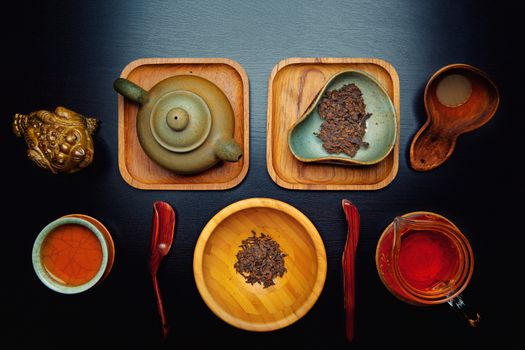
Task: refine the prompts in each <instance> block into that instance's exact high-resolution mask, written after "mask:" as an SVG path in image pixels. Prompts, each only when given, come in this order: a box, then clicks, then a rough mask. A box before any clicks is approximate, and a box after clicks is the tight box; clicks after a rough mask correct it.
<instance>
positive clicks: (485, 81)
mask: <svg viewBox="0 0 525 350" xmlns="http://www.w3.org/2000/svg"><path fill="white" fill-rule="evenodd" d="M424 99H425V109H426V111H427V121H426V122H425V125H423V127H421V129H419V131H418V132H417V133H416V135H415V136H414V139H413V140H412V144H411V146H410V164H411V166H412V168H413V169H414V170H417V171H428V170H432V169H434V168H436V167H438V166H439V165H441V164H442V163H443V162H445V161H446V160H447V159H448V158H449V157H450V156H451V155H452V152H453V151H454V148H455V146H456V140H457V138H458V136H459V135H461V134H463V133H466V132H469V131H472V130H475V129H477V128H479V127H480V126H482V125H483V124H485V123H487V122H488V121H489V120H490V119H491V118H492V116H493V115H494V113H495V112H496V110H497V109H498V105H499V93H498V89H497V88H496V85H494V83H493V82H492V81H491V80H490V79H489V78H488V77H487V75H486V74H485V73H483V72H482V71H481V70H479V69H477V68H475V67H472V66H470V65H467V64H451V65H449V66H445V67H443V68H442V69H440V70H439V71H437V72H436V73H435V74H434V75H433V76H432V77H431V78H430V80H429V81H428V83H427V86H426V88H425V94H424Z"/></svg>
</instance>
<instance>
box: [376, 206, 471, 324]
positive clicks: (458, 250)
mask: <svg viewBox="0 0 525 350" xmlns="http://www.w3.org/2000/svg"><path fill="white" fill-rule="evenodd" d="M376 266H377V270H378V272H379V276H380V278H381V280H382V281H383V283H384V285H385V286H386V287H387V289H388V290H390V292H391V293H392V294H394V295H395V296H396V297H397V298H399V299H401V300H403V301H405V302H407V303H410V304H413V305H432V304H441V303H445V302H448V303H449V304H450V305H451V306H452V307H454V308H455V309H456V310H458V311H460V312H461V313H462V314H463V315H464V316H465V317H466V318H467V320H468V321H469V323H470V324H471V325H473V326H476V325H477V323H478V321H479V315H478V314H477V313H472V312H470V311H467V310H466V308H465V304H464V302H463V300H462V298H461V296H460V293H461V292H462V291H463V290H464V289H465V288H466V286H467V285H468V282H469V281H470V278H471V277H472V272H473V270H474V255H473V253H472V248H471V247H470V244H469V242H468V240H467V238H466V237H465V236H464V235H463V234H462V233H461V231H460V230H459V229H458V228H457V227H456V226H455V225H454V224H453V223H452V222H451V221H450V220H448V219H446V218H445V217H443V216H441V215H438V214H435V213H431V212H414V213H409V214H405V215H403V216H400V217H396V218H395V219H394V221H393V222H392V223H391V224H390V225H389V226H388V227H387V228H386V229H385V231H384V232H383V234H382V235H381V238H380V239H379V242H378V245H377V251H376Z"/></svg>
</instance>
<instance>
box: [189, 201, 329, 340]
mask: <svg viewBox="0 0 525 350" xmlns="http://www.w3.org/2000/svg"><path fill="white" fill-rule="evenodd" d="M252 230H254V231H255V232H257V234H260V233H261V232H264V233H265V234H268V235H270V237H272V239H274V240H275V241H276V242H277V243H278V244H279V245H280V247H281V250H282V251H283V252H284V253H285V254H286V255H287V256H286V257H285V258H284V259H285V260H284V261H285V268H286V269H287V272H286V273H285V274H284V275H283V277H282V278H279V277H278V278H276V279H275V280H274V282H275V285H274V286H270V287H268V288H263V287H262V286H261V285H260V284H254V285H250V284H247V283H246V282H245V280H244V277H242V276H241V275H240V274H239V273H237V272H236V270H235V268H234V264H235V262H236V254H237V252H238V251H239V246H240V244H241V242H242V240H244V239H246V238H247V237H249V236H250V235H251V234H252V233H251V231H252ZM326 268H327V266H326V252H325V249H324V244H323V241H322V240H321V236H320V235H319V232H318V231H317V229H316V228H315V226H314V225H313V224H312V222H311V221H310V220H309V219H308V218H307V217H306V216H305V215H304V214H303V213H301V212H300V211H299V210H297V209H296V208H294V207H292V206H291V205H289V204H286V203H284V202H281V201H277V200H274V199H270V198H250V199H246V200H242V201H239V202H236V203H233V204H231V205H229V206H228V207H226V208H224V209H223V210H221V211H220V212H219V213H217V214H216V215H215V216H214V217H213V218H212V219H211V220H210V221H209V222H208V224H207V225H206V226H205V227H204V229H203V230H202V233H201V235H200V237H199V240H198V241H197V245H196V247H195V254H194V259H193V273H194V276H195V282H196V284H197V287H198V289H199V292H200V294H201V296H202V298H203V299H204V301H205V302H206V304H207V305H208V306H209V307H210V309H211V310H212V311H213V312H214V313H215V314H216V315H217V316H219V317H220V318H222V319H223V320H224V321H226V322H228V323H229V324H231V325H233V326H235V327H238V328H242V329H246V330H251V331H271V330H275V329H279V328H283V327H286V326H288V325H290V324H291V323H293V322H295V321H297V320H299V319H300V318H301V317H302V316H304V315H305V314H306V313H307V312H308V311H309V310H310V308H311V307H312V306H313V305H314V303H315V302H316V301H317V298H318V297H319V295H320V294H321V291H322V289H323V286H324V282H325V279H326Z"/></svg>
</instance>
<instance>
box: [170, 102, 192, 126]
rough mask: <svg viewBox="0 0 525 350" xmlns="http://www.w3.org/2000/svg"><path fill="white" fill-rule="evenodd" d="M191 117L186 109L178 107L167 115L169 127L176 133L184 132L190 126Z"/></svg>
mask: <svg viewBox="0 0 525 350" xmlns="http://www.w3.org/2000/svg"><path fill="white" fill-rule="evenodd" d="M189 121H190V116H189V114H188V112H186V110H185V109H183V108H180V107H176V108H173V109H171V110H170V111H169V112H168V113H167V114H166V122H167V123H168V126H169V127H170V128H172V129H173V130H175V131H182V130H184V129H185V128H186V127H187V126H188V122H189Z"/></svg>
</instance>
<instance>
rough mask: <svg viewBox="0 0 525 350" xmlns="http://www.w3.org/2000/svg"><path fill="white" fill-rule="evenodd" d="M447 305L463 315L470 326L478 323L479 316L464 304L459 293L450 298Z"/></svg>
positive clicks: (475, 325)
mask: <svg viewBox="0 0 525 350" xmlns="http://www.w3.org/2000/svg"><path fill="white" fill-rule="evenodd" d="M448 305H450V306H452V308H453V309H454V310H456V311H457V312H458V313H459V314H460V315H462V316H463V317H465V319H466V320H467V322H468V324H469V325H470V326H471V327H477V326H478V325H479V321H480V319H481V316H480V315H479V313H478V312H477V311H474V310H473V309H471V308H470V307H468V306H467V305H466V304H465V302H464V301H463V297H462V296H461V294H460V295H458V296H457V297H455V298H453V299H450V300H449V301H448Z"/></svg>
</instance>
